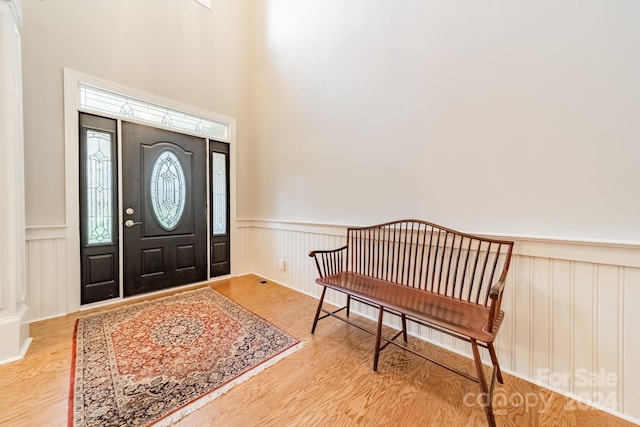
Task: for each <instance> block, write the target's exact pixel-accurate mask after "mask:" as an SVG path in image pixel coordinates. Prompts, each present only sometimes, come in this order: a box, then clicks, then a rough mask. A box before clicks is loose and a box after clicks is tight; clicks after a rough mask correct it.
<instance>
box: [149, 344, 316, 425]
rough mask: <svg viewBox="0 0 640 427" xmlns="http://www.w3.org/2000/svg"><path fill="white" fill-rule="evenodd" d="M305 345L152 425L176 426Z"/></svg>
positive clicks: (277, 356) (282, 354) (290, 349)
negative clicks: (183, 419)
mask: <svg viewBox="0 0 640 427" xmlns="http://www.w3.org/2000/svg"><path fill="white" fill-rule="evenodd" d="M305 344H306V342H299V343H298V344H296V345H294V346H293V347H290V348H288V349H287V350H285V351H283V352H282V353H280V354H278V355H276V356H274V357H272V358H271V359H269V360H267V361H266V362H264V363H262V364H260V365H258V366H256V367H255V368H253V369H251V370H249V371H247V372H245V373H244V374H242V375H240V376H239V377H237V378H235V379H233V380H232V381H229V382H228V383H226V384H225V385H224V386H222V387H220V388H218V389H216V390H214V391H212V392H211V393H209V394H207V395H205V396H202V397H201V398H200V399H198V400H196V401H194V402H191V403H189V404H188V405H186V406H184V407H182V408H180V409H178V410H177V411H175V412H173V413H171V414H169V415H168V416H166V417H164V418H163V419H161V420H159V421H158V422H156V423H155V424H151V425H152V426H153V427H167V426H172V425H174V424H175V423H177V422H178V421H180V420H181V419H182V418H184V417H186V416H187V415H189V414H191V413H193V412H195V411H197V410H198V409H200V408H202V407H203V406H205V405H206V404H207V403H209V402H211V401H213V400H214V399H216V398H218V397H220V396H222V395H223V394H225V393H226V392H228V391H229V390H231V389H232V388H233V387H235V386H237V385H238V384H241V383H243V382H245V381H247V380H248V379H249V378H251V377H254V376H256V375H258V374H259V373H260V372H262V371H264V370H265V369H267V368H269V367H270V366H273V365H275V364H276V363H277V362H279V361H280V360H282V359H284V358H285V357H287V356H290V355H291V354H293V353H295V352H296V351H298V350H300V349H301V348H302V347H304V346H305Z"/></svg>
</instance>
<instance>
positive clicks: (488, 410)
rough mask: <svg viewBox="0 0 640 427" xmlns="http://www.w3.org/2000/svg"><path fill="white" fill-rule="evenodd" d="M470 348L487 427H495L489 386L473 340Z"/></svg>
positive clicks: (476, 345) (476, 344)
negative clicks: (482, 398)
mask: <svg viewBox="0 0 640 427" xmlns="http://www.w3.org/2000/svg"><path fill="white" fill-rule="evenodd" d="M471 348H472V349H473V359H474V360H475V362H476V371H477V373H478V383H479V385H480V391H481V392H482V396H483V397H484V402H483V406H484V413H485V415H486V416H487V421H488V422H489V426H490V427H495V425H496V419H495V417H494V414H493V405H492V399H491V397H492V396H491V393H490V391H489V386H488V385H487V379H486V377H485V375H484V369H483V368H482V359H481V358H480V350H479V349H478V343H477V342H476V340H474V339H472V340H471Z"/></svg>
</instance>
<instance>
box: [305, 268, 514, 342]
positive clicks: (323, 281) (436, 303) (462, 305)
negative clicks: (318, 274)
mask: <svg viewBox="0 0 640 427" xmlns="http://www.w3.org/2000/svg"><path fill="white" fill-rule="evenodd" d="M316 283H318V284H319V285H322V286H326V287H328V288H330V289H334V290H336V291H339V292H343V293H347V294H350V295H353V296H356V297H360V298H362V299H365V300H367V301H370V302H372V303H374V304H377V305H379V306H382V307H386V308H390V309H392V310H395V311H398V312H401V313H404V314H406V315H408V316H412V317H415V318H417V319H419V320H421V321H423V322H427V323H430V324H433V325H435V326H438V327H440V328H443V329H446V330H449V331H451V332H454V333H456V334H459V335H462V336H465V337H470V338H474V339H476V340H478V341H482V342H485V343H491V342H493V340H494V339H495V336H496V334H495V332H492V331H491V329H493V331H497V330H498V327H499V326H500V323H501V322H502V319H503V318H504V312H503V311H502V310H501V311H500V312H499V314H498V315H497V316H496V321H495V325H494V327H493V328H488V327H487V319H488V318H489V308H488V307H486V306H484V305H478V304H474V303H469V302H466V301H463V300H460V299H456V298H452V297H450V296H444V295H439V294H435V293H431V292H424V291H422V290H419V289H414V288H411V287H408V286H404V285H398V284H396V283H393V282H388V281H386V280H380V279H376V278H372V277H369V276H365V275H362V274H356V273H352V272H349V271H345V272H341V273H338V274H335V275H332V276H328V277H324V278H318V279H316Z"/></svg>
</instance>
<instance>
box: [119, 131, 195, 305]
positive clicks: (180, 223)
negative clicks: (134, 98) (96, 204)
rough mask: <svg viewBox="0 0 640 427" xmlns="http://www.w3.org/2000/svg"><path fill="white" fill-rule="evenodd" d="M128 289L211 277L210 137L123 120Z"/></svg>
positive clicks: (136, 291)
mask: <svg viewBox="0 0 640 427" xmlns="http://www.w3.org/2000/svg"><path fill="white" fill-rule="evenodd" d="M122 146H123V153H124V155H123V160H122V162H123V165H122V181H123V182H122V191H123V194H122V210H123V212H122V220H123V229H122V237H123V260H122V262H123V289H124V295H125V296H130V295H135V294H140V293H144V292H150V291H155V290H159V289H165V288H170V287H173V286H179V285H183V284H188V283H194V282H198V281H201V280H205V279H206V274H207V273H206V270H207V259H206V258H207V257H206V250H207V248H206V237H207V236H206V221H207V217H206V210H205V203H206V197H207V196H206V164H205V162H206V155H207V153H206V143H205V140H204V139H202V138H197V137H192V136H188V135H182V134H178V133H175V132H171V131H167V130H161V129H156V128H152V127H148V126H143V125H138V124H132V123H127V122H123V123H122Z"/></svg>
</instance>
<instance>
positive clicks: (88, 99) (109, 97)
mask: <svg viewBox="0 0 640 427" xmlns="http://www.w3.org/2000/svg"><path fill="white" fill-rule="evenodd" d="M79 89H80V108H82V109H83V110H86V111H91V112H95V113H101V114H107V115H109V116H111V117H119V118H122V119H125V120H132V119H133V120H135V121H137V122H142V123H145V124H150V125H153V126H158V125H160V126H161V127H164V128H168V129H173V130H176V131H178V132H186V133H189V134H195V135H201V136H204V137H209V138H213V139H216V140H221V141H228V140H229V139H230V135H229V124H228V123H223V122H216V121H214V120H211V119H206V118H203V117H198V116H197V115H194V114H189V113H185V112H183V111H178V110H174V109H172V108H167V107H163V106H161V105H156V104H153V103H150V102H148V101H143V100H140V99H136V98H133V97H130V96H125V95H121V94H119V93H115V92H111V91H108V90H105V89H101V88H97V87H94V86H91V85H88V84H86V83H80V85H79Z"/></svg>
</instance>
